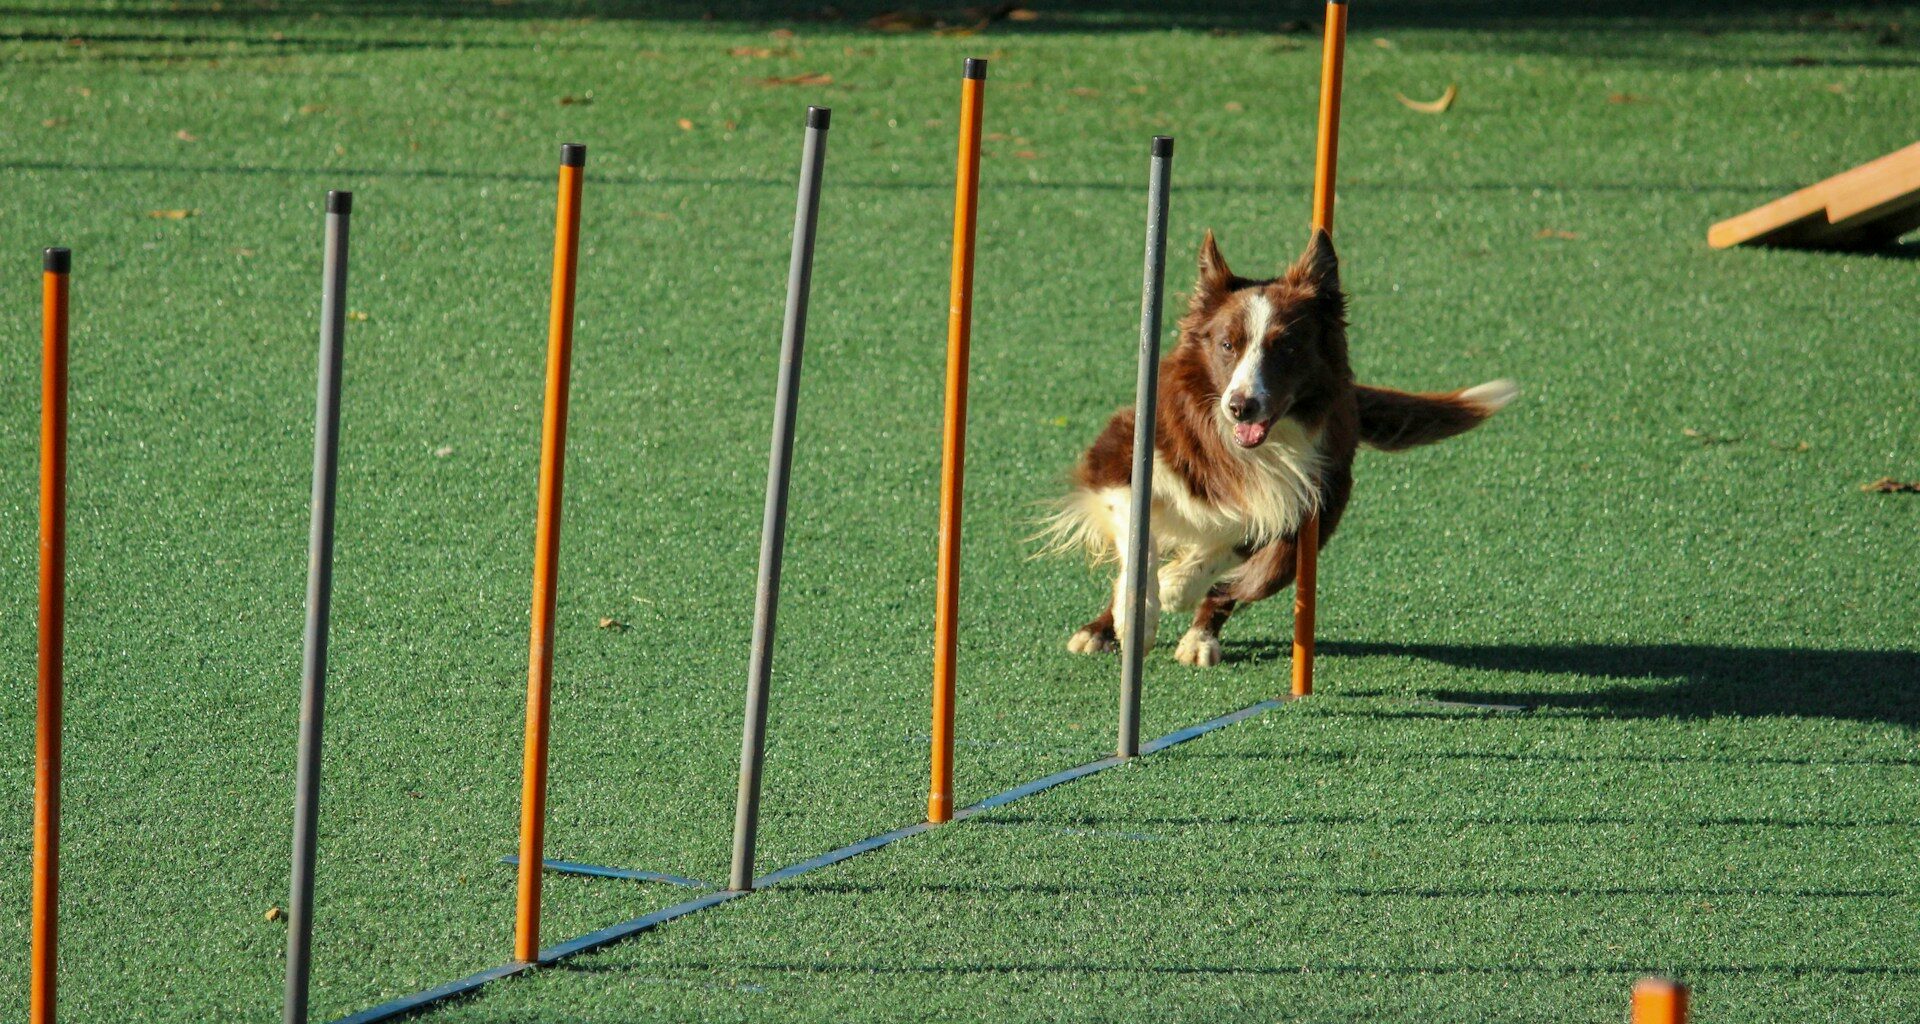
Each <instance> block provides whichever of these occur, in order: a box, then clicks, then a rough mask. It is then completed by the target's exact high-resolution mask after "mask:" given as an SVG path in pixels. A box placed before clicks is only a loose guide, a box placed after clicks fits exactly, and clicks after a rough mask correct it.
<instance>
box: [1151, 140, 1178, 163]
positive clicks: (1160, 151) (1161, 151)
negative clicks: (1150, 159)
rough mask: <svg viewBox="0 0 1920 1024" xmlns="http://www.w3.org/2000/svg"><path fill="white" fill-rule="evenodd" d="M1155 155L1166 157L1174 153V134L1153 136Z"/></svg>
mask: <svg viewBox="0 0 1920 1024" xmlns="http://www.w3.org/2000/svg"><path fill="white" fill-rule="evenodd" d="M1153 155H1154V156H1157V157H1159V158H1161V159H1163V160H1164V159H1166V158H1167V157H1170V156H1172V155H1173V136H1171V135H1155V136H1154V137H1153Z"/></svg>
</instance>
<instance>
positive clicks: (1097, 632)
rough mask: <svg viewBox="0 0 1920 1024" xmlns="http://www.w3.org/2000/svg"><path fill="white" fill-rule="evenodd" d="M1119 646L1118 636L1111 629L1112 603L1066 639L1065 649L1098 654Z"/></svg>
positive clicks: (1116, 648) (1079, 652) (1078, 652)
mask: <svg viewBox="0 0 1920 1024" xmlns="http://www.w3.org/2000/svg"><path fill="white" fill-rule="evenodd" d="M1119 648H1120V644H1119V638H1118V636H1117V635H1116V634H1115V633H1114V630H1113V606H1112V605H1108V606H1107V607H1106V608H1103V609H1101V610H1100V614H1099V615H1096V616H1094V618H1093V621H1092V622H1089V623H1087V624H1086V625H1084V626H1081V627H1080V631H1079V632H1077V633H1075V634H1073V636H1072V638H1070V639H1069V640H1068V641H1067V650H1069V651H1072V652H1073V653H1075V654H1099V653H1101V652H1102V651H1113V650H1118V649H1119Z"/></svg>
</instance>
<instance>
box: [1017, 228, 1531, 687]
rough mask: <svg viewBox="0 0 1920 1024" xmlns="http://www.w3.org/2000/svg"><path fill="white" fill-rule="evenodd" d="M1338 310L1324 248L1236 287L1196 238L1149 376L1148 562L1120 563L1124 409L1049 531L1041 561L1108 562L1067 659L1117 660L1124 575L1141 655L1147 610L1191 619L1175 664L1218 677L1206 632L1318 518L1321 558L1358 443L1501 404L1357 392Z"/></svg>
mask: <svg viewBox="0 0 1920 1024" xmlns="http://www.w3.org/2000/svg"><path fill="white" fill-rule="evenodd" d="M1346 307H1347V300H1346V296H1345V295H1344V294H1343V293H1342V292H1341V290H1340V278H1339V268H1338V261H1337V259H1336V257H1335V255H1334V251H1333V240H1332V239H1331V238H1330V237H1329V236H1328V235H1327V234H1326V232H1324V231H1319V232H1315V233H1314V236H1313V239H1312V240H1311V242H1310V243H1309V244H1308V247H1307V251H1306V253H1305V254H1304V255H1302V256H1301V257H1300V259H1299V260H1298V261H1297V262H1295V263H1294V265H1293V266H1292V267H1289V268H1288V269H1287V271H1286V272H1285V273H1284V274H1281V275H1280V276H1279V277H1276V278H1272V279H1269V280H1251V279H1248V278H1243V277H1238V276H1235V275H1234V273H1233V272H1232V271H1231V270H1229V269H1227V263H1226V261H1225V260H1224V259H1222V258H1221V256H1220V249H1219V247H1218V246H1217V245H1215V244H1214V240H1213V233H1212V232H1210V231H1209V232H1208V233H1207V237H1206V240H1205V241H1204V242H1203V243H1202V244H1201V246H1200V281H1199V284H1198V285H1197V286H1196V287H1195V289H1194V292H1193V296H1192V298H1191V300H1190V302H1189V305H1188V308H1187V314H1186V316H1185V317H1183V318H1182V319H1181V320H1180V341H1179V344H1178V345H1177V346H1176V347H1175V348H1174V350H1173V351H1172V352H1171V353H1169V354H1168V355H1167V357H1166V358H1165V359H1164V360H1162V361H1161V364H1160V404H1159V409H1158V414H1157V417H1156V419H1155V440H1154V459H1153V518H1152V522H1151V525H1150V529H1151V531H1152V535H1153V536H1152V542H1151V543H1150V544H1149V546H1148V550H1149V551H1150V552H1151V553H1152V554H1151V558H1152V561H1153V562H1154V563H1155V564H1153V565H1146V566H1133V565H1128V564H1126V553H1127V548H1128V545H1127V543H1126V533H1127V528H1128V524H1127V512H1128V506H1129V499H1128V491H1129V490H1130V487H1129V481H1130V479H1131V476H1132V460H1133V410H1132V409H1123V410H1121V411H1120V412H1118V413H1116V414H1114V417H1113V419H1112V420H1110V421H1108V423H1107V426H1106V429H1105V430H1103V431H1101V432H1100V436H1099V437H1098V438H1096V439H1094V442H1093V445H1092V447H1090V448H1088V449H1087V452H1086V454H1085V455H1084V456H1082V457H1081V459H1080V464H1079V466H1078V468H1077V469H1076V470H1075V471H1074V485H1075V486H1074V490H1073V492H1072V494H1071V495H1069V497H1068V498H1067V499H1066V501H1064V502H1063V503H1062V504H1061V507H1060V509H1059V511H1058V512H1057V513H1056V514H1055V515H1054V516H1053V517H1052V518H1051V519H1050V520H1049V521H1048V523H1047V526H1046V528H1045V530H1044V531H1043V536H1044V537H1046V538H1047V540H1048V541H1049V543H1048V545H1047V548H1048V550H1068V549H1073V548H1079V547H1085V548H1086V549H1087V550H1088V551H1089V552H1090V553H1091V554H1092V555H1093V557H1094V558H1095V559H1096V560H1097V561H1113V562H1117V563H1119V570H1120V571H1119V575H1118V578H1116V579H1115V580H1114V587H1113V599H1112V600H1111V601H1109V602H1108V605H1107V607H1106V609H1105V610H1103V611H1102V612H1101V613H1100V614H1099V616H1097V617H1096V618H1095V619H1094V620H1093V621H1092V622H1089V623H1087V624H1086V625H1085V626H1082V627H1081V628H1080V630H1079V632H1077V633H1075V634H1074V635H1073V639H1071V640H1069V641H1068V642H1067V649H1068V650H1070V651H1075V652H1078V653H1094V652H1098V651H1107V650H1113V649H1115V648H1117V646H1118V643H1119V638H1120V637H1121V636H1124V635H1125V634H1126V633H1127V631H1128V629H1129V628H1131V626H1132V624H1131V623H1129V622H1128V621H1127V618H1128V614H1127V609H1126V604H1125V602H1124V601H1123V600H1122V597H1123V595H1125V594H1126V592H1127V589H1128V587H1129V586H1130V583H1129V581H1130V579H1131V577H1132V574H1133V573H1135V572H1155V571H1157V572H1158V576H1159V586H1158V587H1157V588H1156V587H1148V588H1147V612H1146V621H1145V622H1144V623H1142V624H1141V627H1142V628H1143V629H1144V630H1145V637H1146V642H1147V645H1148V646H1151V645H1152V644H1153V637H1154V632H1155V627H1156V625H1157V623H1158V619H1159V613H1160V610H1161V609H1162V608H1166V609H1169V610H1180V611H1184V610H1186V609H1188V608H1192V609H1194V616H1193V626H1192V628H1190V629H1188V630H1187V632H1186V635H1185V636H1182V637H1181V638H1180V646H1179V648H1178V650H1177V651H1176V652H1175V657H1177V658H1178V659H1179V660H1180V661H1181V662H1182V663H1184V664H1188V665H1217V664H1219V662H1220V657H1221V652H1220V628H1221V626H1222V625H1224V624H1225V623H1226V621H1227V619H1228V617H1229V616H1231V615H1232V614H1233V612H1234V609H1235V608H1237V607H1239V606H1240V605H1242V604H1244V603H1247V602H1250V601H1258V600H1261V599H1262V598H1266V597H1270V596H1272V595H1273V594H1275V593H1277V592H1278V591H1280V590H1282V589H1284V588H1285V587H1286V586H1287V585H1288V584H1290V583H1292V582H1293V574H1294V553H1295V547H1294V545H1295V538H1296V534H1297V532H1298V530H1299V529H1300V525H1301V523H1302V522H1303V521H1304V520H1305V519H1306V518H1308V517H1309V516H1311V515H1313V514H1314V513H1316V512H1317V513H1318V514H1319V516H1320V543H1321V545H1322V546H1325V545H1326V543H1327V541H1328V540H1330V539H1332V537H1333V534H1334V531H1335V530H1336V529H1338V528H1339V526H1340V516H1341V514H1342V513H1344V512H1345V511H1346V508H1347V498H1348V496H1349V495H1350V493H1351V492H1352V489H1353V457H1354V452H1355V450H1356V449H1357V448H1358V446H1359V445H1360V444H1363V443H1364V444H1367V445H1370V446H1372V447H1374V448H1379V449H1382V450H1385V451H1399V450H1401V449H1403V448H1411V447H1414V446H1415V445H1422V444H1430V443H1432V442H1434V441H1439V440H1441V439H1443V438H1448V437H1452V436H1453V435H1455V434H1458V433H1461V432H1463V431H1466V430H1470V429H1472V428H1473V427H1474V426H1477V425H1478V424H1479V423H1480V422H1481V421H1482V420H1485V419H1486V418H1487V417H1489V416H1491V415H1493V413H1494V412H1495V411H1496V410H1498V409H1499V408H1500V407H1501V406H1503V405H1505V404H1506V403H1507V402H1508V401H1510V400H1511V399H1512V398H1513V396H1514V394H1515V393H1516V389H1515V388H1514V386H1513V384H1511V383H1510V382H1508V381H1504V380H1499V381H1493V382H1491V383H1487V384H1482V385H1480V386H1478V387H1472V388H1466V389H1465V390H1461V391H1455V392H1451V393H1447V394H1409V393H1407V392H1404V391H1392V390H1389V389H1386V388H1376V387H1369V386H1367V385H1364V384H1357V383H1355V382H1354V379H1353V371H1352V369H1351V368H1350V367H1349V366H1348V363H1347V331H1346V327H1347V322H1346V311H1347V309H1346Z"/></svg>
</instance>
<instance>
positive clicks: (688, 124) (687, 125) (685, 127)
mask: <svg viewBox="0 0 1920 1024" xmlns="http://www.w3.org/2000/svg"><path fill="white" fill-rule="evenodd" d="M673 123H674V124H677V125H679V126H680V130H681V131H683V132H690V131H692V130H693V122H692V121H689V120H687V119H686V118H684V117H683V118H681V119H680V120H678V121H675V122H673Z"/></svg>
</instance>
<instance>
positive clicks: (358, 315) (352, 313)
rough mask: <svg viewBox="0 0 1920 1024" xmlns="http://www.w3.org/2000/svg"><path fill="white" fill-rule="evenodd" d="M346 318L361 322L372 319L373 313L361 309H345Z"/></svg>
mask: <svg viewBox="0 0 1920 1024" xmlns="http://www.w3.org/2000/svg"><path fill="white" fill-rule="evenodd" d="M347 319H349V320H351V321H353V322H354V323H357V324H363V323H366V322H367V321H368V320H371V319H373V314H372V313H369V312H367V311H365V310H361V309H350V310H348V311H347Z"/></svg>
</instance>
